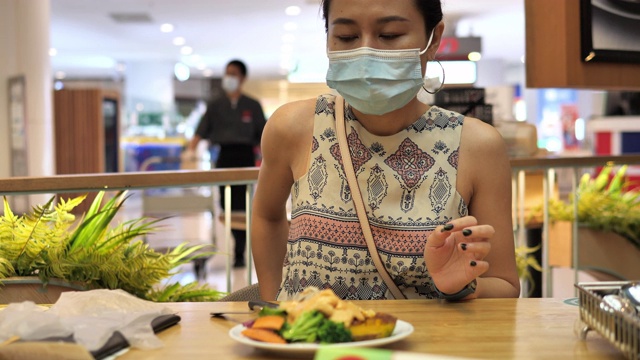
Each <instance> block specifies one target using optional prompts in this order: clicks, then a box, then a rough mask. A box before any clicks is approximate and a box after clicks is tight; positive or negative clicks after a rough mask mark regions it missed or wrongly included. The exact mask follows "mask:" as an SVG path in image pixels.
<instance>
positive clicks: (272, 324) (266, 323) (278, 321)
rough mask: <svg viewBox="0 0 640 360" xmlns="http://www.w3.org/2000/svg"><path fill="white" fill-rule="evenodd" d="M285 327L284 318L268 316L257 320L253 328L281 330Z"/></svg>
mask: <svg viewBox="0 0 640 360" xmlns="http://www.w3.org/2000/svg"><path fill="white" fill-rule="evenodd" d="M282 325H284V317H282V316H278V315H266V316H261V317H259V318H257V319H256V320H255V321H254V322H253V325H252V326H251V328H253V329H269V330H276V331H277V330H280V329H281V328H282Z"/></svg>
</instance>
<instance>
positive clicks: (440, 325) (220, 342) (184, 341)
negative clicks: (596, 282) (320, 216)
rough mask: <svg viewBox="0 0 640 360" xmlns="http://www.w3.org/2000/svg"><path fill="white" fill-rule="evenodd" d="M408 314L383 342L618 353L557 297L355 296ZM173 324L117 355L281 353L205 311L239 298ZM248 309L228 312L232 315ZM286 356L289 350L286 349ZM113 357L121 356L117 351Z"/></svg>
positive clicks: (496, 350) (238, 306) (511, 351)
mask: <svg viewBox="0 0 640 360" xmlns="http://www.w3.org/2000/svg"><path fill="white" fill-rule="evenodd" d="M357 303H358V305H360V306H362V307H365V308H371V309H374V310H377V311H382V312H388V313H391V314H394V315H396V316H397V317H398V318H399V319H401V320H404V321H407V322H410V323H411V324H413V326H414V327H415V332H414V333H413V334H411V335H410V336H409V337H407V338H406V339H403V340H401V341H399V342H397V343H394V344H390V345H387V346H385V347H386V348H387V349H393V350H399V351H412V352H418V353H428V354H440V355H450V356H458V357H469V358H478V359H623V356H622V354H621V353H620V352H619V351H618V350H617V349H615V348H614V347H613V346H612V345H610V344H609V343H608V342H606V340H604V339H603V338H601V337H600V336H599V335H598V334H597V333H595V332H593V331H591V332H589V334H588V336H587V340H586V341H581V340H579V338H578V337H577V336H576V335H575V333H574V330H573V329H574V325H575V323H576V320H578V306H576V305H573V304H567V303H564V302H563V301H562V300H561V299H552V298H544V299H479V300H473V301H468V302H462V303H445V302H441V301H439V300H387V301H358V302H357ZM168 306H169V307H171V308H172V309H175V311H176V312H177V313H178V314H179V315H180V316H181V317H182V321H181V322H180V324H179V325H177V326H174V327H172V328H169V329H167V330H165V331H163V332H162V333H160V334H159V337H160V339H161V340H162V341H163V342H164V345H165V346H164V347H163V348H161V349H156V350H137V349H132V350H131V351H129V352H128V353H126V354H124V355H123V356H122V357H121V359H171V360H176V359H216V360H223V359H224V360H227V359H282V358H283V357H282V356H279V355H278V354H274V353H267V352H263V351H259V350H256V349H254V348H252V347H250V346H246V345H244V344H240V343H237V342H235V341H234V340H232V339H231V338H230V337H229V336H228V331H229V329H231V328H232V327H233V326H235V325H236V324H237V323H236V322H234V321H233V320H225V319H221V318H211V317H210V316H209V312H211V311H234V310H236V311H238V310H246V309H248V308H247V304H246V302H235V303H234V302H216V303H172V304H168ZM251 317H252V316H251V315H234V316H233V319H234V320H236V321H240V322H241V321H245V320H248V319H250V318H251ZM288 358H291V357H288ZM119 359H120V358H119Z"/></svg>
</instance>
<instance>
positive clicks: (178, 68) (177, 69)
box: [173, 62, 191, 81]
mask: <svg viewBox="0 0 640 360" xmlns="http://www.w3.org/2000/svg"><path fill="white" fill-rule="evenodd" d="M173 73H174V74H175V75H176V78H177V79H178V80H180V81H185V80H189V77H190V76H191V70H190V69H189V67H188V66H187V65H185V64H183V63H181V62H179V63H176V65H175V66H174V67H173Z"/></svg>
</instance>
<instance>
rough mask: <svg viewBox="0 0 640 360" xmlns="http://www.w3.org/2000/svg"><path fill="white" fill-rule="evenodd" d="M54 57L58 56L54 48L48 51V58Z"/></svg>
mask: <svg viewBox="0 0 640 360" xmlns="http://www.w3.org/2000/svg"><path fill="white" fill-rule="evenodd" d="M56 55H58V50H57V49H56V48H51V49H49V56H56Z"/></svg>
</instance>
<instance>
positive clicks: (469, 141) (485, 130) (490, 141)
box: [460, 117, 506, 156]
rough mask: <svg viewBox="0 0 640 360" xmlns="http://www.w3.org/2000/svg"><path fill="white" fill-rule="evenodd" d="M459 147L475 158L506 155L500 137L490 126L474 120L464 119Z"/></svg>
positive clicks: (502, 140)
mask: <svg viewBox="0 0 640 360" xmlns="http://www.w3.org/2000/svg"><path fill="white" fill-rule="evenodd" d="M460 146H461V148H464V150H465V151H469V152H473V153H475V154H476V156H487V155H491V154H493V155H506V148H505V143H504V139H503V137H502V135H500V133H499V132H498V130H496V128H495V127H493V126H492V125H489V124H487V123H486V122H483V121H482V120H478V119H476V118H471V117H465V118H464V125H463V131H462V138H461V139H460Z"/></svg>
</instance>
